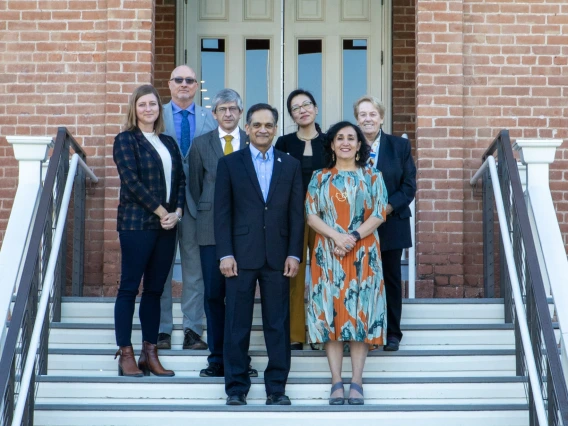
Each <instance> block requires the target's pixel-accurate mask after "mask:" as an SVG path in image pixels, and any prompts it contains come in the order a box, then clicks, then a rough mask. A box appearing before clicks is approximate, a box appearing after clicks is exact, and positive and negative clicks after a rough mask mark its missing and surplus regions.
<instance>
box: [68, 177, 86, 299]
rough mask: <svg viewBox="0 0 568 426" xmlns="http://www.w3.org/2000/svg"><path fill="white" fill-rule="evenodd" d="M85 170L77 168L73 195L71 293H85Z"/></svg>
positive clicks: (80, 294)
mask: <svg viewBox="0 0 568 426" xmlns="http://www.w3.org/2000/svg"><path fill="white" fill-rule="evenodd" d="M85 197H86V191H85V171H84V170H83V168H82V167H79V168H78V169H77V175H76V177H75V194H74V197H73V215H74V218H73V275H72V284H71V286H72V287H71V288H72V290H71V294H72V295H73V296H82V295H83V271H84V267H83V265H84V262H83V259H84V256H85V204H86V203H85Z"/></svg>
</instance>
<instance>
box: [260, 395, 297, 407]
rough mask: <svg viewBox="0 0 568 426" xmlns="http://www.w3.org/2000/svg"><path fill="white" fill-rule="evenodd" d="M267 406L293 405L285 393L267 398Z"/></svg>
mask: <svg viewBox="0 0 568 426" xmlns="http://www.w3.org/2000/svg"><path fill="white" fill-rule="evenodd" d="M266 405H292V403H291V402H290V398H288V397H287V396H286V395H284V394H283V393H273V394H272V395H268V398H266Z"/></svg>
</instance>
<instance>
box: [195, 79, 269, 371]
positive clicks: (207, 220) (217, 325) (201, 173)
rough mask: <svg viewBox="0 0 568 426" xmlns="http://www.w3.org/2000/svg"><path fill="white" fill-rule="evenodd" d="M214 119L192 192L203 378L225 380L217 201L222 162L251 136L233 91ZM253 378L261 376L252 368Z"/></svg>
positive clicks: (216, 101)
mask: <svg viewBox="0 0 568 426" xmlns="http://www.w3.org/2000/svg"><path fill="white" fill-rule="evenodd" d="M211 103H212V106H213V116H214V117H215V119H216V120H217V123H218V124H219V127H218V128H216V129H215V130H212V131H211V132H209V133H206V134H204V135H202V136H200V137H198V138H195V140H194V141H193V144H192V145H191V154H190V156H189V157H190V161H189V191H190V193H191V197H192V198H193V201H194V202H195V204H196V205H197V242H198V243H199V254H200V258H201V270H202V271H203V282H204V286H205V314H206V316H207V344H208V345H209V350H210V351H211V354H210V355H209V357H208V358H207V361H208V362H209V366H208V367H207V368H205V369H203V370H201V373H200V374H199V375H200V376H201V377H223V375H224V367H223V339H224V335H225V333H224V331H225V277H224V276H223V275H221V272H220V270H219V261H218V258H217V252H216V246H215V232H214V231H215V230H214V226H213V221H214V215H213V201H214V198H215V180H216V177H217V163H218V162H219V158H221V157H223V156H225V155H227V154H230V153H232V152H234V151H238V150H239V149H243V148H245V147H246V146H247V144H248V137H247V134H246V133H245V132H244V131H243V130H241V129H239V120H240V118H241V115H242V112H243V101H242V100H241V97H240V96H239V94H238V93H237V92H235V91H234V90H232V89H223V90H221V91H220V92H219V93H217V94H216V95H215V97H214V98H213V100H212V102H211ZM249 375H250V376H253V377H256V376H258V372H257V371H256V370H254V369H253V368H251V367H249Z"/></svg>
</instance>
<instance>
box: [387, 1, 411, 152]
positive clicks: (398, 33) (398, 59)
mask: <svg viewBox="0 0 568 426" xmlns="http://www.w3.org/2000/svg"><path fill="white" fill-rule="evenodd" d="M415 3H416V0H398V1H396V2H394V4H393V6H392V15H393V17H392V133H393V134H395V135H397V136H401V135H402V134H404V133H406V134H407V135H408V138H409V139H410V141H411V142H412V144H413V146H414V140H415V130H416V128H415V126H416V31H415V26H416V12H415V11H416V5H415Z"/></svg>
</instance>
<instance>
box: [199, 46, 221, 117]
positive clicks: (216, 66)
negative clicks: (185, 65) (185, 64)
mask: <svg viewBox="0 0 568 426" xmlns="http://www.w3.org/2000/svg"><path fill="white" fill-rule="evenodd" d="M200 88H201V106H203V107H205V108H211V100H212V99H213V96H215V94H216V93H217V92H219V90H222V89H224V88H225V40H224V39H222V38H219V39H217V38H204V39H202V40H201V86H200Z"/></svg>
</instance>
